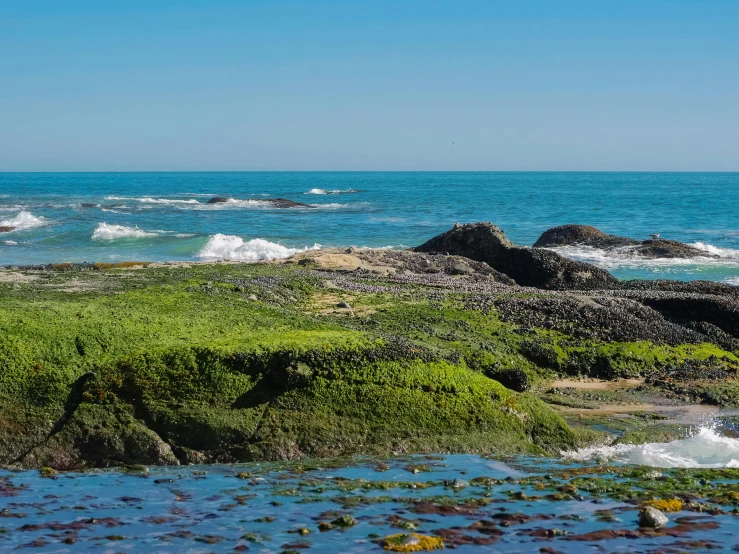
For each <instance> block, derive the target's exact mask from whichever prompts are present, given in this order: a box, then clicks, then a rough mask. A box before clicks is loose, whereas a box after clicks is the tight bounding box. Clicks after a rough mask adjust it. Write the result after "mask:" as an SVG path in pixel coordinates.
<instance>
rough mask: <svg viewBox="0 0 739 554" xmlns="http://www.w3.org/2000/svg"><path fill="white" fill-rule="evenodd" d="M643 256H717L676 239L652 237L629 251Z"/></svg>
mask: <svg viewBox="0 0 739 554" xmlns="http://www.w3.org/2000/svg"><path fill="white" fill-rule="evenodd" d="M631 253H632V254H636V255H638V256H641V257H643V258H696V257H699V256H700V257H703V258H718V256H716V255H715V254H710V253H708V252H706V251H705V250H699V249H698V248H695V247H694V246H690V245H688V244H685V243H682V242H678V241H676V240H665V239H652V240H645V241H643V242H642V243H641V244H640V245H639V246H637V247H636V248H634V249H633V250H632V251H631Z"/></svg>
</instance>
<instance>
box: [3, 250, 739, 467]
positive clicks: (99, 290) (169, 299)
mask: <svg viewBox="0 0 739 554" xmlns="http://www.w3.org/2000/svg"><path fill="white" fill-rule="evenodd" d="M503 238H504V237H503ZM503 238H501V239H500V240H501V241H502V240H503ZM503 246H504V247H505V248H512V247H511V246H510V245H508V244H507V243H506V244H504V245H503ZM144 265H145V264H138V263H137V264H135V266H133V267H131V266H130V265H129V264H117V265H113V266H109V265H100V264H98V265H97V266H93V265H91V264H87V265H83V266H74V265H65V266H64V267H37V268H27V269H22V270H18V269H15V270H0V271H4V272H8V273H12V274H13V278H12V279H0V463H2V464H12V463H18V464H21V465H25V466H32V467H44V466H48V467H52V468H55V469H79V468H84V467H101V466H121V465H126V464H129V465H130V464H178V463H205V462H236V461H250V460H275V459H278V460H288V459H297V458H304V457H328V456H343V455H354V454H387V453H392V452H478V453H535V454H541V453H558V452H560V451H562V450H571V449H573V448H575V447H576V446H577V445H578V444H580V443H582V442H583V441H591V440H593V439H594V437H595V436H596V434H594V433H593V432H589V431H587V430H584V429H582V428H580V429H576V428H571V427H569V426H568V425H567V424H566V423H565V421H564V420H563V419H562V418H561V417H560V416H559V415H558V414H557V412H556V411H555V410H554V409H552V408H551V407H550V406H548V405H547V404H546V403H545V402H543V401H542V400H541V399H540V398H538V397H537V396H536V395H540V396H541V398H543V399H544V400H546V401H547V402H550V403H551V404H559V405H563V404H564V405H570V406H572V405H576V406H581V407H583V409H588V408H591V407H597V405H598V403H599V402H604V401H606V400H607V399H608V395H606V394H600V395H599V396H598V397H597V398H593V399H591V400H587V399H585V398H574V397H573V398H565V397H563V395H561V394H559V393H558V391H555V390H552V391H550V392H547V393H544V394H542V389H541V387H542V386H543V387H546V383H547V382H548V381H549V380H551V379H552V378H554V377H556V376H575V377H581V376H585V377H589V378H600V379H616V378H624V377H628V378H635V377H639V378H641V379H646V381H645V384H644V386H645V387H651V388H650V390H654V391H656V392H657V393H659V394H663V395H666V396H675V397H678V396H679V397H681V398H682V397H687V396H689V395H690V394H693V398H694V399H697V400H698V401H701V402H705V403H710V404H716V405H734V404H736V403H737V401H736V398H739V394H737V393H735V386H734V385H733V381H734V379H735V377H736V374H737V371H739V358H738V357H737V354H739V338H737V337H736V323H735V321H734V319H733V316H734V315H735V313H736V312H737V310H739V308H737V302H736V299H737V296H738V295H737V294H736V293H735V291H734V290H733V289H731V288H728V289H727V288H720V289H715V287H707V288H706V287H701V286H695V287H693V288H692V289H691V291H690V292H684V291H680V290H673V289H674V288H675V287H672V286H667V284H665V283H662V284H660V285H659V286H658V287H657V288H654V289H653V290H652V289H650V288H649V287H647V288H646V289H645V290H641V289H639V288H638V287H633V286H631V285H627V284H625V283H618V282H615V281H611V280H607V282H606V284H607V286H608V287H615V288H607V289H604V290H600V289H597V290H593V289H592V288H591V289H590V290H587V291H551V290H543V289H532V288H526V287H520V286H517V285H516V284H515V283H514V282H513V280H512V279H511V278H510V276H506V275H504V274H501V273H500V272H498V271H496V270H494V269H492V268H490V267H489V266H488V265H487V264H486V263H484V262H482V261H473V260H466V261H465V259H464V258H460V257H459V256H450V255H446V254H443V253H422V252H412V251H377V250H355V249H352V250H351V251H339V252H337V251H311V252H306V253H303V254H299V255H297V256H295V257H293V258H292V259H289V260H284V261H281V262H279V263H265V264H253V265H249V264H232V263H221V264H185V263H183V264H171V265H167V264H148V265H147V266H146V267H144ZM462 265H464V268H465V269H464V271H462V270H461V269H460V268H461V266H462ZM693 289H695V290H693ZM703 289H705V291H706V292H700V291H701V290H703ZM683 301H685V302H687V303H688V304H686V305H688V306H690V307H691V310H692V311H685V312H681V311H680V310H679V309H678V308H679V306H680V303H681V302H683ZM342 302H343V303H346V304H348V305H350V306H351V308H350V309H345V308H337V306H338V305H339V304H341V303H342ZM691 313H695V314H698V315H697V316H696V317H698V316H699V317H700V318H701V321H697V320H695V321H694V320H693V319H690V318H691V317H692V316H691V315H690V314H691ZM544 390H546V389H544ZM690 391H698V392H697V393H695V392H693V393H691V392H690ZM696 394H697V398H695V397H696ZM573 403H574V404H573ZM640 436H646V435H645V434H642V435H639V433H633V434H632V435H631V436H630V437H629V438H628V439H625V440H639V439H638V437H640Z"/></svg>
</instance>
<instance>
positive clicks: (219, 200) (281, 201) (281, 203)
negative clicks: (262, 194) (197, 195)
mask: <svg viewBox="0 0 739 554" xmlns="http://www.w3.org/2000/svg"><path fill="white" fill-rule="evenodd" d="M228 201H229V198H226V197H225V196H214V197H213V198H211V199H210V200H208V201H207V202H206V204H225V203H226V202H228ZM247 201H253V202H260V203H263V204H269V205H271V206H272V207H273V208H315V206H313V205H311V204H305V203H303V202H294V201H293V200H288V199H287V198H248V199H247Z"/></svg>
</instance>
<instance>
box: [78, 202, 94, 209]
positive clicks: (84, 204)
mask: <svg viewBox="0 0 739 554" xmlns="http://www.w3.org/2000/svg"><path fill="white" fill-rule="evenodd" d="M97 207H98V205H97V204H89V203H87V202H83V203H82V204H80V208H97Z"/></svg>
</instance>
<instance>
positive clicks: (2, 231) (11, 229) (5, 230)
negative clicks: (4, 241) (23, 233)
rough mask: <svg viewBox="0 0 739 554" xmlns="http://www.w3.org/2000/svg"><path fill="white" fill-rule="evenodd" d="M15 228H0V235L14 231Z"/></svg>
mask: <svg viewBox="0 0 739 554" xmlns="http://www.w3.org/2000/svg"><path fill="white" fill-rule="evenodd" d="M16 229H17V227H8V226H5V225H3V226H0V233H10V231H15V230H16Z"/></svg>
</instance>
